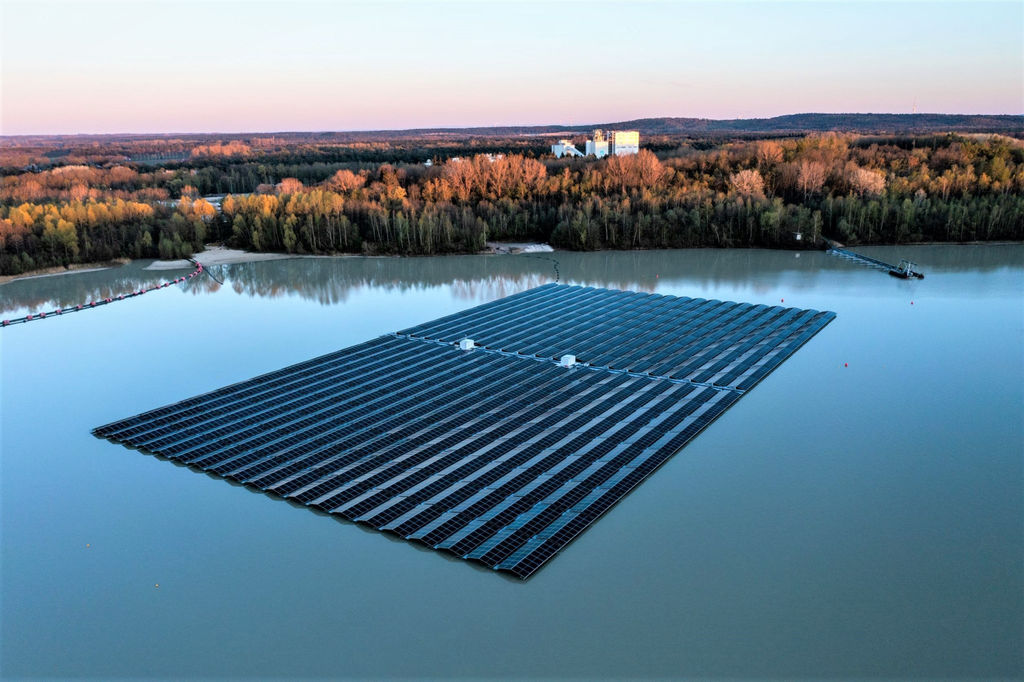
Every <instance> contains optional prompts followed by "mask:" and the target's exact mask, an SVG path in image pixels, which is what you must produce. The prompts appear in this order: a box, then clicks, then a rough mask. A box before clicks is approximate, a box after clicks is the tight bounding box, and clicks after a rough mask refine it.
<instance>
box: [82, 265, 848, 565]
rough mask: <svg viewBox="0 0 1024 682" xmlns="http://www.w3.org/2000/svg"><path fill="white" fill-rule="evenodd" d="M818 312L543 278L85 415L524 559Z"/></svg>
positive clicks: (155, 446) (414, 536) (638, 472)
mask: <svg viewBox="0 0 1024 682" xmlns="http://www.w3.org/2000/svg"><path fill="white" fill-rule="evenodd" d="M834 317H835V315H834V314H833V313H829V312H818V311H814V310H799V309H794V308H781V307H777V306H763V305H750V304H745V303H733V302H723V301H709V300H703V299H690V298H681V297H674V296H661V295H655V294H641V293H635V292H624V291H611V290H607V289H595V288H591V287H578V286H566V285H557V284H552V285H546V286H543V287H538V288H536V289H532V290H529V291H526V292H523V293H520V294H516V295H514V296H510V297H508V298H504V299H500V300H498V301H494V302H491V303H488V304H485V305H482V306H478V307H476V308H472V309H469V310H466V311H462V312H460V313H456V314H454V315H449V316H447V317H444V318H441V319H438V320H434V321H432V322H428V323H425V324H423V325H419V326H417V327H413V328H411V329H407V330H404V331H401V332H396V333H395V334H390V335H386V336H382V337H379V338H377V339H373V340H371V341H367V342H366V343H362V344H359V345H357V346H353V347H351V348H347V349H344V350H340V351H337V352H335V353H330V354H328V355H324V356H321V357H319V358H314V359H312V360H309V361H306V362H303V363H300V364H297V365H293V366H291V367H287V368H284V369H281V370H278V371H275V372H271V373H269V374H264V375H262V376H259V377H255V378H253V379H250V380H248V381H243V382H240V383H237V384H233V385H231V386H227V387H225V388H222V389H219V390H216V391H212V392H210V393H206V394H204V395H200V396H196V397H194V398H189V399H187V400H183V401H181V402H178V403H175V404H173V405H168V406H165V407H161V408H158V409H155V410H151V411H149V412H144V413H142V414H139V415H135V416H133V417H129V418H127V419H123V420H120V421H116V422H113V423H111V424H107V425H106V426H101V427H99V428H97V429H95V430H94V431H93V433H95V434H96V435H97V436H99V437H103V438H108V439H110V440H112V441H115V442H119V443H123V444H125V445H129V446H132V447H135V448H139V449H141V450H143V451H146V452H150V453H154V454H158V455H161V456H164V457H167V458H169V459H171V460H174V461H177V462H181V463H183V464H187V465H189V466H191V467H194V468H196V469H200V470H203V471H207V472H211V473H214V474H217V475H219V476H222V477H224V478H226V479H230V480H233V481H237V482H240V483H243V484H245V485H248V486H251V487H254V488H257V489H260V490H263V491H266V492H269V493H273V494H276V495H280V496H283V497H285V498H288V499H292V500H295V501H297V502H299V503H302V504H305V505H308V506H310V507H314V508H317V509H320V510H323V511H325V512H328V513H330V514H336V515H339V516H342V517H344V518H347V519H349V520H352V521H356V522H359V523H365V524H369V525H371V526H373V527H374V528H377V529H379V530H383V531H387V532H392V533H396V534H399V535H401V536H402V537H404V538H406V539H409V540H412V541H417V542H421V543H424V544H427V545H429V546H431V547H433V548H435V549H439V550H445V551H449V552H452V553H455V554H457V555H458V556H461V557H463V558H466V559H470V560H474V561H478V562H481V563H483V564H485V565H487V566H490V567H492V568H495V569H498V570H502V571H508V572H511V573H513V574H515V575H517V576H519V577H521V578H527V577H529V576H530V575H531V574H533V573H534V572H535V571H536V570H537V569H538V568H540V567H541V566H543V565H544V563H545V562H547V561H548V560H549V559H550V558H551V557H552V556H554V555H555V554H556V553H558V552H559V551H560V550H561V549H562V548H563V547H565V545H566V544H568V543H569V542H570V541H571V540H572V539H573V538H574V537H575V536H576V535H578V534H579V533H580V532H582V531H583V530H584V529H585V528H587V527H588V526H589V525H590V524H591V523H593V522H594V521H595V520H596V519H597V518H599V517H600V516H601V514H603V513H604V512H605V511H607V510H608V509H609V508H610V507H611V506H612V505H614V504H615V502H617V501H618V500H619V499H621V498H622V496H623V495H625V494H626V493H628V492H629V491H630V490H631V489H632V488H633V487H635V486H636V485H637V484H638V483H639V482H640V481H642V480H643V479H644V478H646V477H647V476H649V475H650V474H651V473H652V472H653V471H654V470H655V469H657V468H658V466H660V465H661V464H662V463H663V462H664V461H665V460H666V459H668V458H669V457H671V456H672V454H674V453H675V452H676V451H678V450H679V449H680V448H681V447H682V446H683V445H685V444H686V443H687V442H688V441H689V440H690V439H692V438H693V437H694V436H696V435H697V433H699V432H700V431H701V430H702V429H703V428H704V427H705V426H707V425H708V424H709V423H711V422H712V421H713V420H714V419H715V418H717V417H718V415H720V414H721V413H722V412H724V411H725V410H726V409H727V408H728V407H729V406H730V405H732V404H733V403H734V402H736V400H738V399H739V398H740V397H741V396H742V395H743V393H744V392H745V391H746V390H749V389H750V388H751V387H752V386H753V385H754V384H756V383H757V382H758V381H760V380H761V379H763V378H764V376H766V375H767V374H768V373H770V372H771V371H772V370H773V369H774V368H775V367H777V366H778V365H779V364H780V363H781V362H783V361H784V360H785V359H786V358H787V357H789V356H790V355H791V354H792V353H794V352H795V351H796V350H797V349H798V348H799V347H800V346H801V345H802V344H803V343H805V342H806V341H807V340H808V339H810V338H811V337H812V336H813V335H814V334H815V333H817V332H818V331H819V330H820V329H821V328H822V327H824V326H825V325H826V324H828V322H829V321H831V320H832V319H833V318H834ZM467 338H471V339H473V341H474V346H475V347H474V348H473V349H471V350H461V349H460V348H459V345H458V344H459V342H460V341H462V340H464V339H467ZM565 354H571V355H575V356H576V358H577V363H576V364H574V365H571V366H568V367H565V366H561V365H560V364H559V363H558V362H556V360H557V359H558V358H560V357H561V356H562V355H565Z"/></svg>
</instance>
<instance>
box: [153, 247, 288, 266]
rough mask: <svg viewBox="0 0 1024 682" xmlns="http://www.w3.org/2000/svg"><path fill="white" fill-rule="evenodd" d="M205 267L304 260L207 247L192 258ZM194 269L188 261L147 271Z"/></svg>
mask: <svg viewBox="0 0 1024 682" xmlns="http://www.w3.org/2000/svg"><path fill="white" fill-rule="evenodd" d="M192 257H193V258H195V259H196V260H197V261H199V262H200V263H202V264H203V265H228V264H231V263H253V262H256V261H263V260H283V259H285V258H302V256H296V255H294V254H288V253H253V252H250V251H242V250H241V249H229V248H227V247H224V246H207V247H206V250H204V251H200V252H199V253H197V254H195V255H194V256H192ZM191 267H193V266H192V264H191V263H190V262H188V261H187V260H184V259H182V260H157V261H153V262H152V263H151V264H150V265H149V266H147V267H146V269H147V270H183V269H187V268H191Z"/></svg>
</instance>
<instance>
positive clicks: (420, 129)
mask: <svg viewBox="0 0 1024 682" xmlns="http://www.w3.org/2000/svg"><path fill="white" fill-rule="evenodd" d="M791 116H906V117H908V118H909V117H918V116H985V117H992V118H1020V119H1022V123H1024V112H1022V113H1019V114H992V113H944V112H928V111H921V112H892V111H888V112H887V111H845V112H821V111H801V112H793V113H789V114H779V115H777V116H751V117H735V118H707V117H702V116H645V117H642V118H633V119H627V120H623V121H612V122H600V123H503V124H491V125H466V126H432V127H430V126H414V127H408V128H348V129H326V128H324V129H306V130H298V129H293V130H236V131H227V130H212V131H198V130H193V131H181V130H176V131H167V132H154V131H148V132H107V133H99V132H76V133H16V134H13V135H8V134H0V139H16V138H25V137H146V136H174V135H292V134H331V133H406V132H410V133H411V132H424V131H426V132H430V131H437V132H459V131H471V130H487V129H494V128H566V129H569V128H587V127H591V126H607V125H613V124H618V123H635V122H640V121H653V120H658V119H671V120H682V121H714V122H735V121H770V120H773V119H779V118H788V117H791ZM737 132H742V131H737ZM747 132H756V131H747ZM766 132H772V131H766Z"/></svg>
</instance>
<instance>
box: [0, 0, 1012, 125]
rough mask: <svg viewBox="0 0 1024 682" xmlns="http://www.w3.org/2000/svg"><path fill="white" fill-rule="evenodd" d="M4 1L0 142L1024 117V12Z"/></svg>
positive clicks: (858, 6) (817, 6) (1007, 8)
mask: <svg viewBox="0 0 1024 682" xmlns="http://www.w3.org/2000/svg"><path fill="white" fill-rule="evenodd" d="M0 2H2V10H3V11H2V17H0V20H2V34H0V38H2V48H0V58H2V66H0V68H2V71H0V75H2V86H0V97H2V103H0V116H2V118H0V132H2V133H3V134H24V133H74V132H83V133H84V132H170V131H173V132H193V131H196V132H201V131H219V132H231V131H275V130H276V131H280V130H353V129H374V128H407V127H421V126H471V125H501V124H545V123H591V122H604V121H615V120H624V119H630V118H639V117H647V116H693V117H707V118H737V117H743V118H746V117H753V116H774V115H779V114H786V113H797V112H807V111H818V112H908V113H909V112H910V111H911V109H912V106H913V104H914V101H915V99H916V101H917V106H918V111H922V112H944V113H1014V114H1020V113H1024V10H1022V7H1024V3H1021V2H1020V1H1019V0H1009V1H1006V2H952V3H934V2H910V3H889V2H850V3H834V2H781V3H776V2H747V3H741V2H731V1H725V2H714V3H702V2H657V3H640V2H619V3H604V4H595V3H584V2H564V3H544V4H532V3H497V2H477V3H461V4H460V3H454V2H420V3H415V4H409V3H397V2H379V3H373V4H364V3H351V2H335V3H324V2H263V3H253V2H226V1H224V2H207V3H187V2H159V1H148V2H147V1H141V2H133V3H127V2H125V3H107V2H104V3H100V2H90V1H87V0H82V1H80V2H65V3H53V2H47V1H45V0H40V1H36V2H19V1H17V0H0Z"/></svg>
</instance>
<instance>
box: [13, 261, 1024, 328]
mask: <svg viewBox="0 0 1024 682" xmlns="http://www.w3.org/2000/svg"><path fill="white" fill-rule="evenodd" d="M862 251H863V252H864V253H866V254H870V255H872V256H873V257H875V258H879V259H881V260H886V261H889V262H897V261H898V260H899V259H900V258H902V257H908V258H911V259H912V260H914V261H916V262H917V263H919V264H920V265H921V267H922V268H923V269H924V271H925V272H926V273H928V272H931V273H933V274H939V273H942V272H960V271H966V270H970V271H973V272H986V271H991V270H993V269H998V268H1002V267H1008V266H1019V265H1020V264H1021V263H1022V262H1024V246H1022V245H991V246H989V245H985V246H946V245H936V246H912V247H899V246H887V247H865V248H864V249H862ZM549 257H551V258H555V259H557V260H558V262H559V266H560V267H559V269H560V272H561V275H562V280H561V281H563V282H567V283H573V284H583V285H589V286H601V287H610V288H615V289H628V290H633V291H648V292H655V291H660V292H663V293H674V294H681V295H687V296H712V297H722V296H736V297H740V298H742V297H744V296H745V297H747V298H751V297H753V298H757V297H758V296H759V295H763V294H767V293H769V292H773V291H777V290H780V289H790V290H794V291H799V290H811V289H814V288H815V287H817V286H818V285H819V283H820V278H821V277H827V278H829V279H830V281H835V278H840V279H842V278H844V277H849V279H850V282H849V289H844V293H847V294H856V292H857V291H858V290H859V288H860V287H861V285H860V284H859V282H861V281H862V280H861V279H860V278H859V277H857V276H853V277H850V276H851V275H857V274H859V272H860V270H861V266H858V265H856V264H853V263H849V262H847V261H843V260H841V259H837V258H833V257H830V256H826V255H825V254H823V253H821V252H816V251H805V252H794V251H761V250H748V249H692V250H675V251H603V252H598V253H577V252H564V251H559V252H555V253H552V254H549ZM147 264H148V262H147V261H139V262H135V263H131V264H129V265H126V266H123V267H120V268H114V269H109V270H101V271H93V272H83V273H78V274H69V275H61V276H56V277H39V278H32V279H24V280H15V281H13V282H9V283H7V284H5V285H2V286H0V312H2V313H4V314H5V315H7V316H8V317H14V316H17V315H20V314H24V313H27V312H39V311H47V310H52V309H53V308H56V307H58V306H61V307H66V306H74V305H77V304H79V303H85V302H88V301H90V300H94V299H102V298H106V297H116V296H117V295H118V294H120V293H127V292H130V291H134V290H136V289H138V288H140V287H143V286H145V287H149V286H153V285H155V284H157V283H159V282H163V281H167V280H168V279H171V278H173V277H174V276H175V275H177V274H179V273H177V271H170V272H168V271H150V270H145V269H144V268H145V266H146V265H147ZM210 272H211V273H212V274H213V275H214V276H215V277H216V279H220V280H223V281H224V283H225V285H226V286H229V287H231V289H232V290H234V291H235V293H238V294H244V295H247V296H254V297H261V298H278V297H283V296H297V297H299V298H302V299H305V300H311V301H317V302H319V303H321V304H323V305H334V304H337V303H343V302H345V301H347V300H349V299H350V297H351V296H352V295H353V294H356V293H359V292H364V291H366V290H367V289H371V288H372V289H378V290H384V291H386V292H403V291H410V290H422V289H426V288H431V287H439V286H446V287H450V291H451V295H452V296H453V297H454V298H456V299H458V300H461V301H465V302H466V303H482V302H486V301H490V300H494V299H496V298H501V297H503V296H508V295H511V294H514V293H517V292H520V291H523V290H525V289H529V288H532V287H536V286H540V285H542V284H546V283H548V282H551V281H554V277H555V270H554V265H553V263H551V262H550V261H547V260H544V259H542V258H536V257H531V256H526V255H503V256H494V255H487V256H444V257H432V258H361V257H340V258H295V259H290V260H279V261H263V262H257V263H241V264H236V265H225V266H214V267H211V268H210ZM876 274H877V276H879V277H884V276H885V275H884V274H883V273H876ZM929 283H930V281H929ZM933 286H941V285H933ZM220 288H221V284H220V283H218V282H217V281H216V280H215V279H214V277H209V276H203V277H200V278H197V279H195V280H192V281H190V282H188V283H186V284H183V285H179V286H178V287H176V289H175V290H176V291H179V292H182V293H190V294H192V295H206V294H213V293H216V292H217V291H219V290H220ZM160 293H161V295H162V294H163V293H164V292H160Z"/></svg>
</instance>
